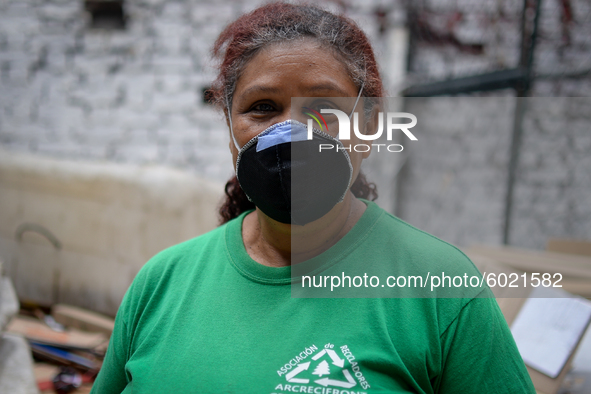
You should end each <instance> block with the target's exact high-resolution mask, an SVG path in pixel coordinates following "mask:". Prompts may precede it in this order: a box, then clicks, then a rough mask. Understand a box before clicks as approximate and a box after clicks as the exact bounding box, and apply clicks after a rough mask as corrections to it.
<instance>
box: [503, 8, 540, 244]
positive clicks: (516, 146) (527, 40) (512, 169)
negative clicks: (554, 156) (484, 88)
mask: <svg viewBox="0 0 591 394" xmlns="http://www.w3.org/2000/svg"><path fill="white" fill-rule="evenodd" d="M530 1H532V2H534V1H535V9H534V12H535V14H534V19H533V26H532V29H531V36H530V35H529V34H528V30H529V29H528V20H527V12H528V9H529V8H528V3H529V2H530ZM541 4H542V0H525V1H524V2H523V14H522V35H523V36H522V46H521V57H520V58H521V59H520V64H519V65H520V67H521V68H524V69H525V73H526V74H525V78H524V80H523V84H522V85H521V86H519V87H518V88H517V89H516V91H515V93H516V96H517V101H516V103H515V114H514V117H513V132H512V135H511V148H510V151H509V166H508V169H507V188H506V195H505V214H504V218H505V220H504V223H503V244H504V245H508V244H509V242H510V240H511V238H510V237H511V216H512V214H513V194H514V189H515V179H516V177H517V175H516V172H517V165H518V164H519V153H520V151H521V141H522V136H523V118H524V115H525V112H526V110H527V108H526V104H527V103H526V101H525V100H526V99H525V97H527V96H528V95H529V93H530V88H531V77H532V67H533V62H534V53H535V47H536V41H537V34H538V25H539V21H540V9H541Z"/></svg>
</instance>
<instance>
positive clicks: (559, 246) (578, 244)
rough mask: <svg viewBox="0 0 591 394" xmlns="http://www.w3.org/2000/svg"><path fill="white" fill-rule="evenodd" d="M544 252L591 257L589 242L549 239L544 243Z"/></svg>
mask: <svg viewBox="0 0 591 394" xmlns="http://www.w3.org/2000/svg"><path fill="white" fill-rule="evenodd" d="M546 250H547V251H549V252H557V253H566V254H574V255H579V256H588V257H591V241H582V240H575V239H566V238H550V239H549V240H548V242H547V243H546Z"/></svg>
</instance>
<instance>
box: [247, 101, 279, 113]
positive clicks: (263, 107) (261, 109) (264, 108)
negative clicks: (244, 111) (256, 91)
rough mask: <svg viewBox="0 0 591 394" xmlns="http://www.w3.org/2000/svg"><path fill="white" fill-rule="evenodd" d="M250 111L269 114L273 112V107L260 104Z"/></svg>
mask: <svg viewBox="0 0 591 394" xmlns="http://www.w3.org/2000/svg"><path fill="white" fill-rule="evenodd" d="M252 110H253V111H255V112H270V111H275V107H273V106H272V105H271V104H267V103H261V104H257V105H255V106H254V107H252Z"/></svg>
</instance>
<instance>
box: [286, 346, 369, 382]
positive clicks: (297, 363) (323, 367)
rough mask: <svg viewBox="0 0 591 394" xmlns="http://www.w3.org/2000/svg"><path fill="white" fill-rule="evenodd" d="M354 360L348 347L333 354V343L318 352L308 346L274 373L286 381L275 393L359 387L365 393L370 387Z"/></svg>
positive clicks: (313, 347)
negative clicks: (294, 387) (304, 387)
mask: <svg viewBox="0 0 591 394" xmlns="http://www.w3.org/2000/svg"><path fill="white" fill-rule="evenodd" d="M354 360H355V357H354V356H353V354H352V353H351V351H350V350H349V348H348V346H347V345H344V346H341V347H340V349H339V348H337V349H336V350H335V347H334V345H333V344H332V343H328V344H326V345H325V346H324V348H323V349H321V350H320V349H318V348H317V347H316V346H315V345H312V346H309V347H307V348H306V349H305V350H304V351H303V352H301V353H300V355H298V356H296V357H294V358H293V359H292V360H290V362H289V363H287V364H285V366H284V367H282V368H281V369H280V370H279V371H277V373H278V374H279V375H280V376H283V377H284V379H285V381H284V383H280V384H279V385H277V387H275V390H286V391H287V390H291V387H290V388H288V387H287V386H288V385H289V386H292V385H320V386H323V387H333V388H340V389H351V388H353V387H355V386H357V385H361V386H362V388H363V389H368V388H369V387H370V386H369V383H368V382H367V380H365V377H364V376H363V373H362V372H361V371H360V368H359V366H358V363H357V362H356V361H354ZM345 364H347V366H345ZM353 371H354V372H353ZM355 377H357V379H355Z"/></svg>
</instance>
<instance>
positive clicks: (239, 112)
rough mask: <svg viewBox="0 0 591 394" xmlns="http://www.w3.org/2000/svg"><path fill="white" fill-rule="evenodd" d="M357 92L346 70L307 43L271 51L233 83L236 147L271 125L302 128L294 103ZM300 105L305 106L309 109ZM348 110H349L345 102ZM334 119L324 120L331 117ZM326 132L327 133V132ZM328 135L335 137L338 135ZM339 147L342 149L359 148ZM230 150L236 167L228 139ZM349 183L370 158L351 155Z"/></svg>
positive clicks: (261, 54) (272, 47) (326, 52)
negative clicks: (295, 99)
mask: <svg viewBox="0 0 591 394" xmlns="http://www.w3.org/2000/svg"><path fill="white" fill-rule="evenodd" d="M358 93H359V91H358V88H357V87H356V86H355V84H354V83H353V80H352V79H351V78H350V77H349V75H348V73H347V71H346V69H345V67H344V66H343V64H342V63H341V61H340V60H338V59H337V58H336V57H334V56H333V55H332V54H331V52H330V51H329V50H327V49H326V48H323V47H321V46H320V45H319V44H318V43H317V42H316V41H313V40H311V39H304V40H298V41H293V42H283V43H278V44H273V45H270V46H268V47H266V48H263V49H262V50H261V51H259V52H258V53H257V54H256V55H255V56H254V57H253V58H252V59H251V60H250V61H249V62H248V64H247V65H246V67H245V69H244V71H243V73H242V75H241V76H240V78H239V79H238V81H237V84H236V90H235V91H234V96H233V100H232V114H231V116H232V127H233V130H234V137H235V138H236V142H237V143H238V145H239V146H240V147H242V146H244V144H246V143H247V142H248V141H249V140H251V139H252V138H253V137H255V136H256V135H258V134H259V133H261V132H262V131H264V130H265V129H266V128H268V127H269V126H272V125H273V124H275V123H279V122H282V121H284V120H288V119H295V120H298V121H300V122H302V123H304V124H306V123H307V119H308V118H307V117H306V115H304V114H303V112H302V110H301V108H292V100H291V99H292V97H309V98H314V97H319V98H320V97H356V96H357V94H358ZM311 100H312V103H303V104H304V105H310V106H312V105H313V99H311ZM349 102H350V104H349V107H350V108H348V110H351V109H352V107H353V102H354V100H353V101H351V100H349ZM361 108H363V104H362V101H360V103H359V104H358V106H357V108H356V109H357V111H358V112H359V116H360V119H359V125H360V128H362V125H364V124H365V120H364V118H363V111H362V110H360V109H361ZM331 116H333V117H334V118H335V119H336V117H335V116H334V115H327V116H326V118H327V121H329V117H331ZM329 129H331V128H330V127H329ZM331 134H333V136H336V132H334V131H332V132H331ZM351 134H352V136H351V137H352V139H351V140H349V141H342V143H343V144H344V145H345V147H347V146H349V145H350V144H356V143H359V141H358V140H356V139H354V138H355V137H354V133H351ZM230 150H231V151H232V158H233V162H234V163H236V158H237V156H238V150H237V149H236V148H235V146H234V143H233V142H232V139H231V138H230ZM349 156H350V157H351V163H352V165H353V170H354V172H353V179H352V181H354V180H355V178H356V177H357V174H358V173H359V167H360V166H361V161H362V160H363V159H364V158H366V157H367V156H369V152H355V151H353V152H351V153H349Z"/></svg>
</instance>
